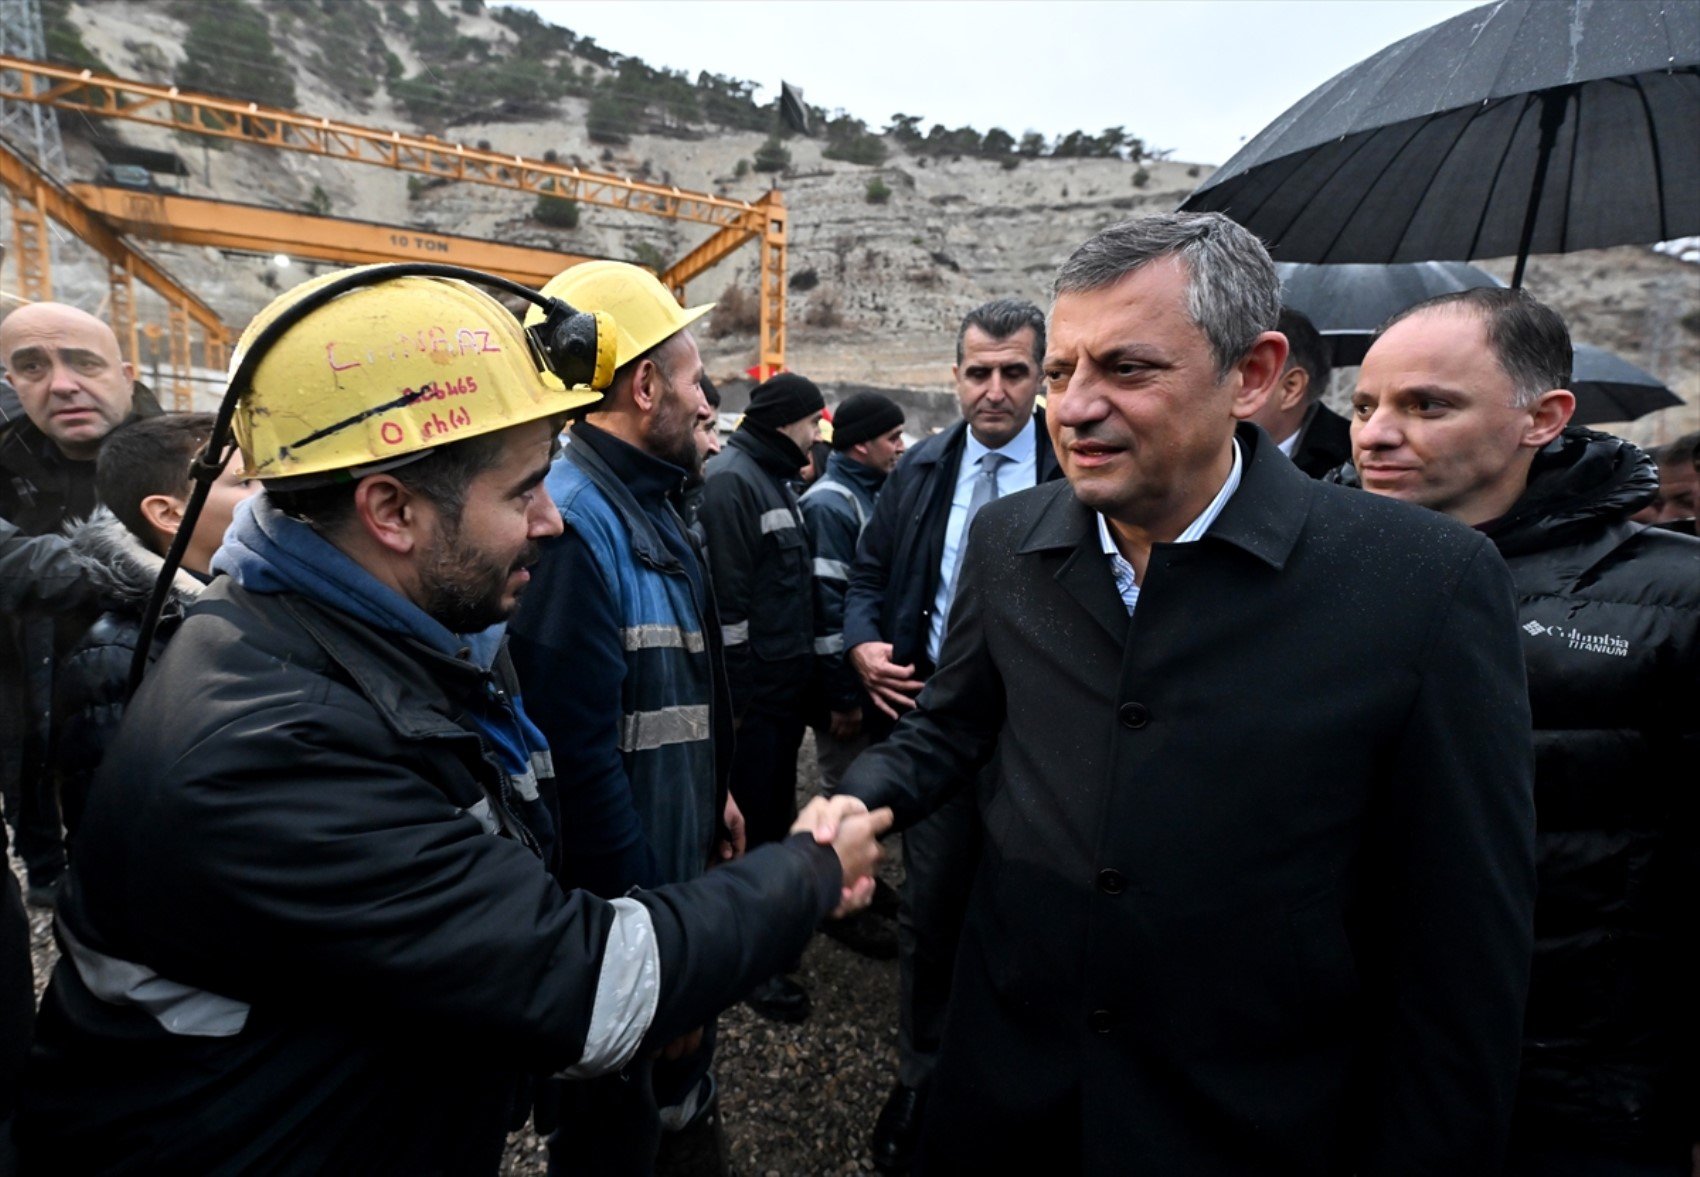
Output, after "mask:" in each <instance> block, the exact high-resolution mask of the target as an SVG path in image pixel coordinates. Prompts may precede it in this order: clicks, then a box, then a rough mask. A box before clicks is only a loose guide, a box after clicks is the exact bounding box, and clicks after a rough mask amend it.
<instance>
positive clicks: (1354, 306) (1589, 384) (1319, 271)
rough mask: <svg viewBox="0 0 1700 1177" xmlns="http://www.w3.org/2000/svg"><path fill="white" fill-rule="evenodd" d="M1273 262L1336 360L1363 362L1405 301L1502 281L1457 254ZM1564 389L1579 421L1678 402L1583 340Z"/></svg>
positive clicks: (1630, 416)
mask: <svg viewBox="0 0 1700 1177" xmlns="http://www.w3.org/2000/svg"><path fill="white" fill-rule="evenodd" d="M1275 269H1276V271H1277V272H1278V273H1279V274H1280V276H1281V301H1282V302H1283V303H1284V304H1285V305H1287V306H1290V307H1292V308H1293V309H1294V310H1298V311H1303V312H1304V314H1305V317H1306V318H1308V319H1310V321H1311V322H1312V323H1313V324H1315V326H1316V329H1317V331H1319V332H1320V333H1321V334H1322V339H1323V342H1324V343H1326V344H1327V345H1328V351H1329V357H1328V358H1329V362H1330V363H1331V364H1333V365H1334V366H1335V367H1349V366H1352V365H1356V364H1361V363H1362V362H1363V358H1364V353H1365V352H1366V351H1368V350H1369V345H1370V340H1371V339H1372V338H1374V336H1375V332H1376V329H1377V328H1379V327H1380V326H1381V325H1382V324H1383V323H1385V322H1386V321H1387V320H1388V319H1390V318H1392V317H1393V316H1394V315H1396V314H1398V313H1399V312H1400V311H1402V310H1404V309H1405V308H1406V307H1410V306H1414V305H1415V304H1417V303H1419V302H1422V301H1423V300H1424V299H1426V298H1433V297H1434V296H1435V295H1437V294H1450V293H1452V292H1453V291H1456V290H1469V289H1472V288H1474V287H1477V286H1503V285H1504V283H1503V282H1501V281H1500V280H1499V279H1498V278H1495V277H1494V276H1493V275H1492V274H1490V273H1488V272H1487V271H1486V270H1481V269H1477V268H1476V267H1475V266H1471V265H1465V264H1464V263H1463V262H1414V263H1411V264H1408V265H1402V266H1366V265H1342V266H1308V265H1302V264H1297V263H1293V262H1278V263H1276V266H1275ZM1570 391H1572V392H1574V393H1575V394H1576V415H1575V416H1574V417H1573V418H1572V420H1573V421H1575V422H1576V423H1577V424H1578V425H1598V424H1600V423H1602V422H1606V421H1633V420H1635V418H1637V417H1643V416H1645V415H1646V414H1648V413H1652V412H1656V411H1657V410H1659V409H1668V408H1670V407H1671V406H1672V405H1680V404H1681V403H1682V398H1681V397H1679V396H1677V395H1676V394H1675V393H1674V392H1672V391H1671V390H1670V389H1669V388H1667V387H1665V385H1664V384H1663V382H1661V381H1660V380H1659V378H1658V377H1656V376H1654V375H1652V374H1651V373H1649V372H1644V371H1642V370H1641V369H1640V368H1637V367H1636V366H1635V365H1634V364H1632V363H1630V362H1629V361H1628V360H1625V359H1622V358H1621V357H1619V356H1616V355H1613V354H1612V353H1611V352H1609V351H1606V350H1605V349H1604V348H1599V347H1591V346H1589V345H1588V344H1586V343H1579V344H1577V345H1576V356H1575V360H1574V362H1573V363H1572V365H1571V378H1570Z"/></svg>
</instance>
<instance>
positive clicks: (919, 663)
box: [844, 298, 1060, 1171]
mask: <svg viewBox="0 0 1700 1177" xmlns="http://www.w3.org/2000/svg"><path fill="white" fill-rule="evenodd" d="M1044 355H1045V316H1044V313H1043V312H1042V311H1040V310H1039V308H1038V307H1036V306H1034V305H1033V304H1032V303H1030V302H1026V301H1024V300H1022V299H1016V298H1000V299H994V300H993V301H991V302H988V303H984V304H982V305H981V306H978V307H975V308H974V309H973V310H972V311H969V312H968V314H967V315H965V316H964V317H963V319H962V323H961V324H960V325H959V326H958V327H957V331H956V364H955V366H954V367H953V368H952V369H951V379H952V381H953V383H954V384H955V388H956V401H957V406H958V408H959V409H960V410H961V413H962V420H961V421H959V422H957V423H956V424H955V425H952V426H951V427H950V428H949V429H946V430H944V431H943V432H942V433H937V434H934V435H933V436H932V437H929V438H927V439H926V440H924V441H922V442H921V443H920V444H919V445H917V446H916V447H915V448H914V449H912V450H910V451H909V452H908V453H907V454H906V455H905V456H904V460H903V461H901V462H899V463H898V464H897V468H896V469H895V470H894V471H893V472H892V475H891V477H890V479H889V480H888V482H887V484H886V486H885V488H884V490H883V491H882V493H881V495H880V501H879V503H878V505H877V506H876V507H875V509H874V514H873V518H872V519H870V520H869V521H868V527H867V530H866V531H865V532H864V533H863V535H862V542H861V543H860V544H859V545H858V546H857V549H856V561H855V563H854V564H853V565H852V567H851V570H850V585H849V588H848V589H847V590H846V593H845V600H844V644H845V647H846V651H847V656H848V659H849V662H850V664H851V665H852V666H854V667H855V669H856V671H857V673H858V675H859V676H860V677H861V680H862V685H863V686H864V688H865V689H866V690H867V692H868V698H869V701H870V702H871V703H872V704H873V709H872V710H870V711H869V712H868V727H869V735H870V738H871V739H875V740H877V739H883V738H884V737H885V736H886V735H887V734H889V733H890V731H891V725H892V724H893V723H895V722H896V721H897V719H898V717H899V716H900V715H901V714H902V713H903V712H905V711H907V710H908V709H909V708H911V707H913V706H914V704H915V695H916V694H917V693H918V692H919V691H920V690H921V687H922V686H923V685H924V684H925V683H926V681H927V679H928V677H929V676H930V675H931V674H932V672H933V667H934V666H935V665H936V664H937V662H938V655H939V647H940V645H941V644H942V643H943V641H944V630H945V617H946V615H947V614H948V613H949V611H950V602H951V594H952V592H953V590H954V587H955V584H956V569H957V565H958V561H959V559H960V556H961V552H962V549H963V547H964V543H963V541H964V539H965V538H966V536H967V531H968V517H969V512H970V509H971V508H977V507H979V506H981V505H984V503H985V502H988V501H990V500H991V498H993V497H995V496H996V495H1000V494H1010V493H1014V492H1015V491H1017V490H1023V489H1026V488H1029V487H1032V486H1034V485H1035V484H1037V483H1040V482H1045V481H1047V480H1049V479H1052V478H1056V477H1058V476H1059V473H1060V472H1059V471H1058V469H1057V462H1056V458H1055V456H1054V455H1053V454H1052V453H1051V441H1050V438H1049V436H1047V434H1046V432H1045V417H1044V413H1043V412H1038V413H1035V411H1034V408H1033V406H1034V402H1035V400H1036V399H1037V398H1038V395H1039V366H1040V362H1041V361H1042V360H1043V359H1044ZM986 462H992V463H994V464H995V466H996V468H995V469H994V470H993V471H991V472H990V474H989V475H988V473H987V471H986V468H985V465H984V463H986ZM977 487H978V488H979V493H978V495H977V494H976V488H977ZM970 810H971V806H970V802H969V799H968V798H967V797H966V796H963V797H959V798H957V799H956V800H954V801H952V802H950V803H948V804H946V805H945V806H944V807H943V808H942V809H940V810H939V811H938V812H937V813H935V814H933V815H932V816H931V817H929V818H928V819H927V820H926V821H924V822H921V823H919V824H917V825H915V826H913V827H911V828H910V829H908V830H906V831H905V832H904V835H903V874H904V877H903V889H902V892H901V893H900V896H899V905H898V922H897V933H898V936H897V944H898V964H899V979H900V989H899V994H898V1018H897V1026H898V1032H897V1037H898V1069H897V1082H896V1083H895V1084H894V1085H893V1086H892V1089H891V1093H890V1094H889V1095H888V1096H887V1097H886V1101H885V1105H884V1106H883V1107H882V1108H881V1109H880V1114H879V1118H878V1120H876V1122H875V1124H874V1131H873V1139H872V1141H871V1142H870V1148H871V1151H872V1153H873V1161H874V1164H875V1165H876V1166H878V1167H879V1168H881V1169H885V1170H888V1171H896V1170H901V1169H903V1168H905V1167H906V1166H907V1165H908V1164H909V1161H910V1158H911V1157H912V1156H913V1155H914V1151H915V1141H916V1139H917V1134H918V1133H919V1131H920V1127H921V1119H922V1116H923V1113H924V1112H925V1110H926V1096H927V1081H928V1078H929V1076H930V1075H931V1074H932V1068H933V1063H934V1060H935V1058H936V1056H937V1054H938V1047H939V1036H940V1035H941V1034H942V1033H943V1031H944V1016H945V1006H946V1004H947V1002H948V1001H949V998H950V974H951V970H952V967H953V962H954V961H955V959H956V943H957V937H958V935H959V933H960V931H961V927H962V912H963V909H964V907H965V906H966V904H967V902H968V885H969V882H970V880H971V879H972V878H973V873H974V863H975V860H976V859H977V857H978V855H979V848H978V847H979V841H978V837H979V834H978V827H977V825H976V824H975V822H974V820H973V814H972V813H971V811H970Z"/></svg>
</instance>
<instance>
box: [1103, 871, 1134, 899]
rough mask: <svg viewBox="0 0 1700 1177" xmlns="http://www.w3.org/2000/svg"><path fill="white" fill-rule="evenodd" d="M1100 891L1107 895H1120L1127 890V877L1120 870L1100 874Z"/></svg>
mask: <svg viewBox="0 0 1700 1177" xmlns="http://www.w3.org/2000/svg"><path fill="white" fill-rule="evenodd" d="M1098 890H1100V891H1102V892H1103V893H1104V894H1106V895H1120V894H1121V893H1122V892H1123V891H1125V890H1127V876H1126V875H1124V874H1122V872H1121V871H1119V870H1101V871H1099V872H1098Z"/></svg>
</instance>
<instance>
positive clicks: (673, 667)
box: [509, 427, 731, 897]
mask: <svg viewBox="0 0 1700 1177" xmlns="http://www.w3.org/2000/svg"><path fill="white" fill-rule="evenodd" d="M580 428H581V429H582V427H580ZM602 436H603V437H606V435H602ZM597 440H601V439H600V438H599V439H597ZM602 444H603V446H604V447H607V446H608V443H607V442H606V441H603V443H602ZM615 444H616V445H621V444H623V443H615ZM634 453H635V451H634ZM651 461H653V459H651ZM628 473H629V472H628ZM545 486H546V488H547V490H548V492H549V494H550V496H551V497H552V498H553V499H554V500H555V503H556V505H557V506H558V507H559V508H560V511H561V516H562V519H563V521H564V522H565V525H566V529H565V532H564V534H563V535H562V536H561V537H560V538H559V539H558V540H555V541H552V542H551V543H550V544H546V545H545V550H544V555H543V559H542V560H541V561H540V562H539V563H538V565H537V566H536V568H535V569H533V582H532V584H531V586H530V588H529V589H528V591H527V592H526V594H525V596H524V598H523V599H522V603H521V608H520V611H519V613H518V614H517V615H516V616H515V618H514V620H513V622H512V623H511V624H510V626H509V636H510V641H511V644H512V649H513V656H514V663H515V665H516V666H517V667H518V669H519V673H520V680H521V683H522V685H523V687H524V689H525V692H526V697H527V702H528V704H529V705H530V706H529V707H528V710H529V711H530V712H531V713H532V715H533V716H534V717H535V721H536V723H537V724H538V726H539V727H540V728H542V729H543V733H544V736H545V738H546V739H547V740H548V741H549V746H550V748H551V750H552V751H553V754H554V757H555V770H556V774H557V776H558V778H559V779H560V781H561V782H562V789H561V808H562V815H561V824H562V827H563V833H564V837H563V853H562V860H563V866H562V875H563V882H565V883H567V884H568V885H569V886H577V887H584V888H586V889H589V890H592V891H595V892H597V893H598V894H603V895H606V896H609V897H612V896H616V895H620V894H623V893H624V892H625V891H626V890H627V889H629V888H630V887H633V886H642V887H653V886H657V885H660V884H663V883H676V882H683V881H686V880H689V879H694V878H696V877H698V876H699V875H701V874H702V873H703V871H704V870H705V869H706V867H707V864H708V860H709V855H710V854H711V852H712V851H713V848H714V843H715V840H716V837H717V835H718V834H719V832H720V829H721V822H720V814H721V810H722V808H723V806H724V802H725V789H726V785H725V771H724V770H725V767H726V762H728V759H729V755H730V748H731V739H730V723H731V720H730V714H729V704H728V701H727V697H726V693H725V687H724V683H723V679H722V676H721V672H720V670H719V650H718V646H719V641H718V638H719V635H718V634H717V633H716V632H715V623H714V611H713V601H712V598H711V596H710V595H709V586H708V584H707V577H706V576H703V575H702V574H701V572H700V564H699V566H698V569H696V570H694V571H695V572H696V575H694V576H693V575H692V571H693V570H687V569H686V568H685V567H684V565H683V563H682V561H681V553H680V552H678V551H676V550H675V547H672V546H669V544H668V543H667V542H666V541H665V540H664V539H663V537H662V535H661V533H660V530H659V527H658V520H657V518H656V517H655V516H654V515H652V513H651V512H650V511H646V510H645V509H644V506H643V505H642V504H640V502H639V501H638V499H637V498H636V497H635V496H634V495H633V493H632V491H631V489H630V488H629V487H628V485H627V483H626V481H625V480H624V479H623V478H622V476H621V474H620V473H619V472H617V471H616V470H614V469H613V468H612V467H611V465H610V463H609V462H608V461H606V460H604V458H603V457H602V456H601V454H599V453H598V452H597V449H596V448H594V447H593V445H592V444H590V443H587V442H586V441H585V440H584V439H583V438H582V437H581V436H580V435H579V430H575V434H574V440H573V442H572V444H571V445H569V446H567V447H566V450H565V451H564V453H563V454H562V456H561V457H560V458H559V459H558V460H557V461H556V462H555V465H554V468H553V469H552V470H551V471H550V473H549V477H548V479H547V481H546V483H545ZM654 497H656V499H657V501H656V502H655V503H652V504H651V506H652V508H653V509H654V510H655V512H657V513H660V514H661V515H662V518H661V520H660V522H662V523H669V524H671V525H673V526H675V527H676V529H677V534H676V536H675V538H676V540H677V541H678V542H679V543H680V544H686V545H688V544H693V543H694V541H692V540H691V539H690V538H689V533H688V532H687V531H686V530H685V528H684V526H683V524H682V523H679V522H678V520H677V516H676V515H674V514H673V509H672V507H671V506H670V505H669V504H667V503H666V502H665V501H664V500H663V499H661V498H660V497H659V496H654ZM683 554H685V555H689V556H690V557H691V558H692V559H697V558H698V557H697V554H696V553H695V551H694V550H692V549H691V548H689V547H687V548H686V549H685V551H684V552H683ZM699 586H700V589H699ZM699 591H700V598H699ZM717 725H719V726H722V727H724V729H725V731H724V732H723V733H721V734H720V736H719V738H717V733H716V727H717ZM717 749H718V750H719V751H721V752H722V753H724V754H723V755H720V756H718V757H717Z"/></svg>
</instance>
